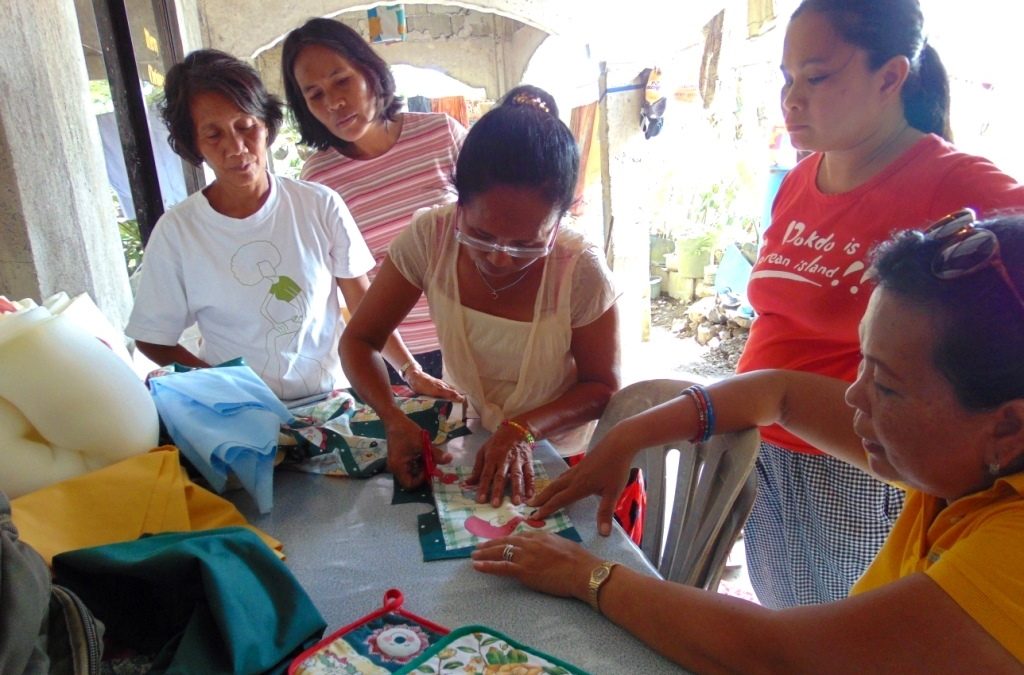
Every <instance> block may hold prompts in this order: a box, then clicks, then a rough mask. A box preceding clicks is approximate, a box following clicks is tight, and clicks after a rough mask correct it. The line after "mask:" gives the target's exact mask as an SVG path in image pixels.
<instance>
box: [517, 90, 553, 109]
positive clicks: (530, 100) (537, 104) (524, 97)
mask: <svg viewBox="0 0 1024 675" xmlns="http://www.w3.org/2000/svg"><path fill="white" fill-rule="evenodd" d="M512 102H513V103H515V104H517V105H528V106H530V107H531V108H537V109H538V110H543V111H544V112H546V113H548V114H551V109H550V108H548V104H547V103H545V102H544V99H542V98H541V97H540V96H531V95H530V94H527V93H526V92H520V93H518V94H516V95H515V96H513V97H512Z"/></svg>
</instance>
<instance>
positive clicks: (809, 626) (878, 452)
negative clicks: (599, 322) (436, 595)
mask: <svg viewBox="0 0 1024 675" xmlns="http://www.w3.org/2000/svg"><path fill="white" fill-rule="evenodd" d="M973 220H974V216H973V214H972V213H971V212H969V211H968V212H963V213H960V214H955V215H954V216H953V217H951V218H948V219H946V220H944V221H942V222H940V223H939V224H938V225H936V226H935V227H934V228H933V229H931V230H930V231H929V232H928V233H927V234H922V233H921V232H905V233H903V234H901V235H899V236H897V237H895V238H894V239H893V240H892V241H891V242H890V243H889V244H888V245H886V246H885V247H884V248H883V249H882V250H881V251H880V253H879V254H878V255H877V256H876V259H875V263H874V266H873V268H874V272H875V274H874V276H875V278H876V280H877V288H876V289H875V290H874V292H873V293H871V299H870V301H869V302H868V307H867V313H866V314H865V315H864V318H863V320H862V321H861V323H860V332H861V341H860V348H861V351H862V352H863V358H862V359H861V363H860V367H859V370H858V374H857V379H856V381H855V382H854V383H853V384H852V385H849V384H848V383H846V382H845V381H843V380H840V379H834V378H827V377H823V376H820V375H815V374H811V373H799V372H795V371H781V370H763V371H758V372H753V373H747V374H745V375H739V376H736V377H733V378H730V379H728V380H724V381H722V382H719V383H717V384H714V385H712V386H710V387H707V388H706V389H704V388H693V389H691V390H687V392H686V393H685V394H684V395H682V396H680V397H679V398H676V399H674V400H672V401H670V402H668V403H666V404H664V405H661V406H658V407H657V408H653V409H651V410H649V411H647V412H644V413H642V414H640V415H636V416H635V417H631V418H628V419H626V420H623V421H622V422H620V423H619V424H618V425H616V426H615V427H614V428H613V429H611V430H610V431H609V433H608V434H607V436H605V438H604V439H602V441H601V442H600V443H599V444H598V445H597V446H596V447H595V448H594V449H593V450H592V451H591V452H590V454H588V456H587V459H586V461H584V462H582V463H581V464H579V465H578V466H576V467H574V468H572V469H570V470H569V471H568V472H566V473H565V474H563V475H562V476H561V477H560V478H558V479H557V480H556V481H555V482H553V483H552V484H551V485H550V486H549V487H548V489H547V490H545V491H544V492H543V493H542V494H541V495H540V496H539V497H538V499H537V500H536V501H537V503H538V505H539V509H538V513H537V517H540V518H543V517H545V516H546V515H547V514H549V513H551V512H553V511H554V510H555V509H557V508H560V507H562V506H565V505H566V504H568V503H570V502H572V501H574V500H577V499H580V498H581V497H584V496H586V495H589V494H598V495H600V496H601V501H602V503H601V507H602V508H601V509H600V510H599V513H607V514H610V512H611V507H612V506H613V505H614V503H615V499H616V498H617V496H618V493H619V491H620V490H621V489H622V487H623V485H624V484H625V481H626V477H627V475H628V471H629V462H630V459H631V458H632V456H633V454H634V453H635V452H636V451H637V450H639V449H640V448H645V447H651V446H657V445H659V444H662V443H666V442H669V441H671V440H673V439H677V438H680V437H683V438H687V437H696V438H701V437H703V436H705V435H707V434H710V433H724V432H728V431H734V430H739V429H745V428H749V427H752V426H761V425H765V424H772V423H781V424H782V425H783V426H784V427H785V428H786V429H788V430H789V431H791V432H792V433H794V434H797V435H798V436H799V437H800V438H803V439H805V440H807V441H808V442H810V443H813V444H814V445H815V447H819V448H822V449H824V450H826V451H827V452H829V453H830V455H831V456H833V457H834V458H835V459H836V460H837V461H842V462H846V463H849V464H850V465H851V466H854V467H857V468H858V470H863V471H869V472H871V473H872V474H874V475H876V476H877V477H878V478H880V479H881V480H885V481H896V482H899V483H901V484H902V489H904V490H906V505H905V506H904V508H903V512H902V513H901V514H900V516H899V518H898V519H897V521H896V524H895V526H894V527H893V529H892V532H891V533H890V534H889V536H888V538H887V540H886V541H885V544H884V545H883V547H882V549H881V551H880V552H879V553H878V555H877V556H876V558H875V559H874V562H873V563H872V564H871V565H870V567H869V568H868V569H867V571H866V572H865V574H864V575H863V576H862V577H861V578H860V579H859V580H858V581H857V583H856V584H855V585H854V586H853V589H852V590H851V593H850V597H848V598H844V599H842V600H838V601H835V602H829V603H825V604H820V605H815V606H811V607H798V608H789V609H785V610H773V609H769V608H766V607H762V606H758V605H756V604H754V603H752V602H747V601H745V600H740V599H738V598H731V597H727V596H722V595H718V594H716V593H712V592H708V591H704V590H702V589H696V588H692V587H687V586H682V585H679V584H673V583H669V582H666V581H661V580H658V579H655V578H653V577H650V576H647V575H646V574H640V573H637V572H634V571H632V570H630V569H627V568H625V567H623V566H615V565H614V564H613V563H608V562H602V561H601V560H600V559H599V558H596V557H594V556H593V555H592V554H590V553H588V552H587V551H586V550H584V549H583V548H581V547H580V546H578V545H577V544H574V543H572V542H569V541H567V540H565V539H562V538H561V537H558V536H542V537H533V536H529V535H526V536H514V537H508V538H504V539H497V540H494V541H492V542H488V543H487V544H484V545H482V547H481V548H479V549H478V550H477V551H475V552H474V554H473V558H474V561H475V562H474V566H475V567H476V568H477V569H478V570H480V571H483V572H488V573H492V574H500V575H503V576H511V577H514V578H517V579H519V580H520V581H522V582H523V583H525V584H527V585H528V586H530V587H532V588H535V589H537V590H541V591H544V592H546V593H551V594H553V595H560V596H569V597H576V598H578V599H580V600H587V601H589V602H590V603H591V605H592V606H593V607H594V608H595V609H597V610H598V611H600V612H602V613H603V614H605V615H606V616H607V617H608V618H609V619H610V620H612V621H614V622H615V623H617V624H619V625H621V626H623V627H624V628H626V629H627V630H629V631H630V632H631V633H633V634H634V635H636V636H637V637H638V638H639V639H641V640H643V641H644V642H646V643H647V644H648V645H650V646H651V647H652V648H654V649H656V650H658V651H659V652H661V653H662V654H664V655H665V656H666V657H668V658H670V659H672V660H673V661H675V662H677V663H679V664H680V665H682V666H684V667H686V668H687V669H688V670H691V671H693V672H701V673H712V672H740V673H752V672H773V673H804V672H829V673H833V672H842V673H864V672H872V673H875V672H892V673H918V672H920V673H936V672H942V673H968V672H970V673H1020V672H1021V669H1022V665H1024V593H1022V592H1021V589H1022V588H1024V539H1022V537H1021V534H1022V533H1024V359H1022V358H1021V356H1022V354H1024V297H1022V295H1024V217H1021V216H1014V217H1007V218H1002V219H999V220H995V221H990V222H988V223H986V224H984V225H977V224H975V223H974V222H973ZM844 397H845V402H844ZM709 411H710V412H709ZM712 419H713V420H715V423H714V424H713V425H712V424H711V422H710V420H712ZM609 526H610V516H608V515H606V516H604V518H603V522H601V523H600V524H599V527H600V528H602V529H607V528H608V527H609ZM613 669H614V668H613Z"/></svg>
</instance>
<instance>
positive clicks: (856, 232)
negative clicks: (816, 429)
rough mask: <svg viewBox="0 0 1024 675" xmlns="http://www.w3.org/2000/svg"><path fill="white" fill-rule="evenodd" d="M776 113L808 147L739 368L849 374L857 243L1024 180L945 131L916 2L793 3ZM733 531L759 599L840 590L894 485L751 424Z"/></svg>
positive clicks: (861, 260) (1018, 200) (1013, 197)
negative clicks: (966, 149)
mask: <svg viewBox="0 0 1024 675" xmlns="http://www.w3.org/2000/svg"><path fill="white" fill-rule="evenodd" d="M781 66H782V76H783V86H782V98H781V102H782V111H783V114H784V116H785V119H786V127H787V129H788V130H789V134H790V137H791V139H792V142H793V145H794V146H795V147H797V148H799V149H801V150H807V151H812V152H813V154H812V155H810V157H808V158H807V159H805V160H804V161H802V162H800V163H799V164H798V165H797V166H796V168H794V169H793V170H792V171H791V172H790V174H789V175H788V176H787V177H786V179H785V181H784V182H783V184H782V186H781V188H780V190H779V193H778V196H777V198H776V199H775V203H774V205H773V208H772V222H771V226H770V227H769V228H768V230H767V231H766V233H765V237H764V242H763V246H762V249H761V252H760V256H759V258H758V260H757V262H756V264H755V266H754V270H753V273H752V275H751V280H750V285H749V289H748V293H749V298H750V302H751V304H752V305H753V307H754V309H755V310H756V312H757V319H756V320H755V321H754V324H753V326H752V327H751V332H750V337H749V340H748V342H747V345H746V348H745V351H744V353H743V355H742V357H741V359H740V361H739V365H738V368H737V371H738V372H748V371H752V370H759V369H765V368H783V369H786V370H799V371H803V372H810V373H818V374H820V375H826V376H829V377H837V378H840V379H844V380H847V381H850V382H852V381H853V379H854V377H855V376H856V371H857V363H858V361H859V358H860V356H859V351H858V347H857V322H858V320H859V319H860V317H861V316H862V315H863V313H864V309H865V307H866V304H867V298H868V295H869V293H868V290H867V287H866V286H865V285H864V284H865V278H864V272H865V268H866V265H867V253H868V251H870V250H871V249H872V248H873V247H874V246H875V245H876V244H877V243H878V242H880V241H884V240H885V239H887V238H888V237H889V236H890V234H891V233H892V232H894V231H896V230H898V229H902V228H905V227H924V226H926V225H927V224H928V223H930V222H933V221H935V220H936V219H938V218H939V217H941V216H942V215H944V214H946V213H949V212H951V211H953V210H955V209H958V208H960V207H962V206H964V205H969V206H972V207H974V208H975V209H976V210H978V212H979V213H980V214H982V215H989V214H992V213H995V212H998V211H999V210H1000V209H1006V208H1014V207H1024V187H1022V186H1021V185H1019V184H1018V183H1017V182H1016V181H1015V180H1014V179H1013V178H1011V177H1009V176H1007V175H1005V174H1003V173H1002V172H1000V171H999V170H998V169H997V168H996V167H995V166H993V165H992V164H991V163H990V162H988V161H986V160H984V159H982V158H980V157H975V156H972V155H968V154H966V153H963V152H960V151H958V150H957V149H956V148H954V147H953V146H952V145H950V143H949V139H950V138H951V135H950V131H949V82H948V81H947V78H946V73H945V70H944V69H943V66H942V63H941V61H940V60H939V57H938V55H937V54H936V52H935V50H934V49H933V48H932V47H931V46H930V45H929V44H928V43H927V42H926V41H925V39H924V34H923V18H922V15H921V9H920V7H919V6H918V2H917V0H860V1H858V2H848V1H847V0H805V1H804V2H803V3H801V4H800V6H799V7H798V9H797V10H796V12H795V13H794V14H793V17H792V19H791V21H790V24H789V27H788V29H787V32H786V38H785V43H784V47H783V53H782V64H781ZM761 439H762V445H761V451H760V453H759V455H758V460H757V475H758V481H759V485H758V492H757V498H756V502H755V504H754V508H753V511H752V512H751V515H750V519H749V520H748V521H747V525H746V529H745V534H746V537H745V547H746V552H747V561H748V568H749V571H750V577H751V582H752V584H753V586H754V590H755V591H756V592H757V596H758V598H759V599H760V601H761V602H762V603H763V604H765V605H768V606H770V607H776V608H779V607H789V606H793V605H800V604H813V603H818V602H827V601H830V600H837V599H840V598H843V597H845V596H846V593H847V592H848V590H849V588H850V586H851V585H852V584H853V582H854V581H856V580H857V578H858V577H859V576H860V574H861V573H862V572H863V571H864V568H865V567H866V566H867V565H868V563H870V561H871V559H872V558H873V557H874V555H875V553H876V552H877V551H878V549H879V547H880V546H881V545H882V542H883V541H884V540H885V536H886V534H887V533H888V532H889V529H890V528H891V527H892V523H893V519H894V518H895V517H896V515H897V514H898V513H899V510H900V507H901V504H902V500H903V495H902V492H901V491H899V490H898V489H896V488H893V487H891V486H888V485H885V484H884V483H882V482H880V481H877V480H875V479H874V478H872V477H871V476H868V475H867V474H865V473H864V472H862V471H859V470H857V469H856V468H854V467H851V466H848V465H846V464H843V463H842V462H839V461H837V460H835V459H833V458H832V457H829V456H828V455H827V454H825V453H823V452H822V451H821V450H820V449H818V448H817V447H816V446H815V445H814V444H813V443H808V442H806V441H805V440H802V439H800V438H797V437H796V436H794V435H793V434H790V433H788V432H787V431H786V430H785V429H783V428H781V427H780V426H778V425H772V426H769V427H766V428H764V429H761Z"/></svg>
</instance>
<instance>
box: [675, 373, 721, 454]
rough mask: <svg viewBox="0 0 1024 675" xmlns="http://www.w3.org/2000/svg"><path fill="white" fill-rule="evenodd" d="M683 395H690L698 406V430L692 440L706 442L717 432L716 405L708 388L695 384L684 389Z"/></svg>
mask: <svg viewBox="0 0 1024 675" xmlns="http://www.w3.org/2000/svg"><path fill="white" fill-rule="evenodd" d="M681 395H682V396H688V397H689V398H690V399H691V400H692V401H693V404H694V406H695V407H696V408H697V424H698V427H697V432H696V433H695V434H694V435H693V438H691V439H690V442H691V443H704V442H706V441H707V440H708V439H709V438H711V436H712V435H714V433H715V407H714V406H713V405H712V404H711V397H710V396H708V390H707V389H706V388H704V387H703V386H702V385H699V384H695V385H693V386H690V387H687V388H686V389H684V390H683V391H682V394H681Z"/></svg>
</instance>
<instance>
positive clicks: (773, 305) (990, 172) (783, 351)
mask: <svg viewBox="0 0 1024 675" xmlns="http://www.w3.org/2000/svg"><path fill="white" fill-rule="evenodd" d="M821 159H822V155H820V154H814V155H811V156H810V157H807V158H806V159H804V160H803V161H802V162H800V163H799V164H798V165H797V166H796V167H795V168H794V169H793V170H792V171H790V173H789V175H787V176H786V178H785V180H783V182H782V185H781V186H780V188H779V193H778V195H777V196H776V198H775V203H774V204H773V206H772V222H771V225H770V227H769V228H768V230H767V231H766V232H765V236H764V242H763V245H762V247H761V252H760V255H759V257H758V259H757V262H756V264H755V265H754V269H753V271H752V273H751V277H750V284H749V286H748V288H747V292H748V295H749V299H750V303H751V305H752V306H753V307H754V309H755V311H756V312H757V319H756V320H755V321H754V323H753V325H752V326H751V330H750V337H749V339H748V341H747V346H746V348H745V350H744V352H743V355H742V357H741V358H740V361H739V365H738V366H737V372H741V373H742V372H748V371H752V370H760V369H763V368H783V369H786V370H800V371H805V372H811V373H818V374H821V375H827V376H830V377H836V378H839V379H843V380H846V381H848V382H853V380H854V379H855V378H856V375H857V366H858V364H859V362H860V349H859V340H858V336H857V327H858V324H859V322H860V319H861V316H863V314H864V310H865V309H866V307H867V302H868V297H869V296H870V294H871V290H872V288H871V284H870V283H869V282H868V281H867V279H866V278H865V273H866V271H867V266H868V264H869V255H870V253H871V251H872V250H873V249H874V247H875V246H876V245H877V244H878V243H880V242H882V241H885V240H886V239H888V238H889V237H890V235H892V234H893V233H895V232H898V231H900V230H904V229H908V228H917V229H923V228H926V227H928V226H929V225H931V224H932V223H933V222H935V221H936V220H938V219H939V218H941V217H942V216H944V215H946V214H948V213H950V212H952V211H956V210H957V209H960V208H963V207H965V206H969V207H971V208H973V209H975V211H976V212H977V213H978V215H979V216H991V215H993V214H994V213H996V212H998V211H1001V210H1014V209H1024V186H1022V185H1020V184H1018V183H1017V182H1016V181H1015V180H1013V179H1012V178H1010V177H1009V176H1007V175H1006V174H1004V173H1002V172H1000V171H999V170H998V169H997V168H996V167H995V166H994V165H993V164H992V163H990V162H989V161H987V160H985V159H982V158H980V157H976V156H973V155H968V154H965V153H963V152H959V151H957V150H956V149H955V148H954V147H953V146H952V145H950V144H949V143H946V142H945V141H944V140H942V139H941V138H939V137H938V136H934V135H930V136H926V137H925V138H923V139H921V140H920V141H918V142H917V143H916V144H914V146H913V147H911V148H910V149H909V150H907V151H906V152H905V153H903V155H901V156H900V157H899V158H898V159H896V160H895V161H894V162H893V163H892V164H890V165H889V166H888V167H886V168H885V169H884V170H883V171H881V172H880V173H879V174H878V175H876V176H874V177H873V178H872V179H871V180H869V181H868V182H866V183H865V184H863V185H861V186H859V187H857V188H856V189H854V190H851V191H850V192H845V193H842V194H824V193H822V192H821V191H820V190H819V189H818V187H817V185H816V177H817V174H818V167H819V165H820V163H821ZM761 436H762V438H763V439H764V440H765V441H767V442H769V443H771V444H773V445H778V446H781V447H783V448H787V449H790V450H794V451H797V452H806V453H818V452H819V451H818V450H816V449H815V448H813V447H812V446H810V445H808V444H807V443H804V442H803V441H802V440H800V439H799V438H797V437H796V436H794V435H792V434H790V433H789V432H787V431H785V430H784V429H782V428H781V427H779V426H777V425H776V426H772V427H766V428H763V429H761Z"/></svg>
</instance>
